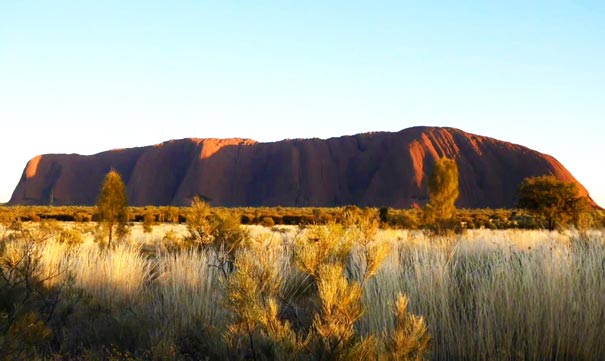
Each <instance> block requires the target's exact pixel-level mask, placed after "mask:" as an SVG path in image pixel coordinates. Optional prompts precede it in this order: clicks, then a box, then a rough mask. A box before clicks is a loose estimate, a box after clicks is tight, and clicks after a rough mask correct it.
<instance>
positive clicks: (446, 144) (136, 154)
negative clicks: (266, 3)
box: [9, 127, 588, 208]
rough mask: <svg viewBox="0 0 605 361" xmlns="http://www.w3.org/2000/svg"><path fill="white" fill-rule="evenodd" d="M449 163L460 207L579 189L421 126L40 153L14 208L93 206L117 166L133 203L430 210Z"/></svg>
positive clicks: (519, 153)
mask: <svg viewBox="0 0 605 361" xmlns="http://www.w3.org/2000/svg"><path fill="white" fill-rule="evenodd" d="M443 156H446V157H450V158H454V159H455V160H456V162H457V163H458V167H459V171H460V198H459V200H458V202H457V205H458V206H459V207H473V208H474V207H512V206H513V205H514V204H515V202H516V190H517V187H518V186H519V184H520V183H521V181H522V180H523V179H524V178H525V177H529V176H536V175H544V174H552V175H554V176H556V177H557V178H559V179H561V180H565V181H574V182H577V181H576V180H575V178H574V177H573V176H572V175H571V174H570V173H569V172H568V171H567V170H566V169H565V167H563V165H561V163H559V162H558V161H557V160H556V159H554V158H553V157H551V156H549V155H545V154H542V153H539V152H536V151H534V150H531V149H529V148H526V147H523V146H520V145H516V144H511V143H507V142H503V141H500V140H496V139H493V138H488V137H484V136H479V135H474V134H469V133H466V132H463V131H461V130H458V129H454V128H436V127H414V128H408V129H404V130H402V131H400V132H396V133H387V132H376V133H366V134H357V135H353V136H343V137H338V138H330V139H326V140H323V139H292V140H283V141H279V142H273V143H258V142H255V141H253V140H249V139H181V140H172V141H168V142H164V143H161V144H158V145H154V146H147V147H140V148H131V149H121V150H111V151H107V152H103V153H99V154H95V155H88V156H84V155H78V154H47V155H40V156H37V157H35V158H33V159H32V160H30V161H29V162H28V164H27V166H26V167H25V170H24V172H23V175H22V177H21V180H20V181H19V184H18V185H17V187H16V189H15V191H14V193H13V196H12V198H11V200H10V202H9V203H10V204H49V203H51V202H52V203H53V204H55V205H90V204H94V203H96V198H97V195H98V191H99V189H100V187H101V184H102V182H103V178H104V175H105V174H106V173H107V172H108V171H109V170H110V169H111V168H114V169H116V170H117V171H118V172H119V173H120V174H121V175H122V177H123V180H124V182H125V183H126V185H127V192H128V199H129V203H130V204H131V205H169V204H171V205H188V204H190V202H191V199H192V198H193V197H194V196H195V195H200V196H202V197H204V199H206V200H208V201H209V202H210V203H211V204H212V205H215V206H219V205H221V206H261V205H262V206H277V205H281V206H335V205H346V204H356V205H360V206H391V207H410V206H413V205H420V206H421V205H423V204H425V203H426V201H427V191H426V178H427V175H428V174H430V172H431V168H432V165H433V163H434V161H435V159H436V158H438V157H443ZM579 188H580V189H581V192H582V194H584V195H587V194H588V193H587V191H586V189H585V188H584V187H583V186H582V185H580V184H579Z"/></svg>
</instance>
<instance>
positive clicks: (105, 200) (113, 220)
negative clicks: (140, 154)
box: [97, 169, 128, 246]
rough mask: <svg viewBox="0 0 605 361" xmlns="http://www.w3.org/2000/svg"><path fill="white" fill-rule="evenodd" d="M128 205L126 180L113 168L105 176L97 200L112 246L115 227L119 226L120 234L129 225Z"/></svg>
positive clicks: (101, 219)
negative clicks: (123, 180)
mask: <svg viewBox="0 0 605 361" xmlns="http://www.w3.org/2000/svg"><path fill="white" fill-rule="evenodd" d="M127 207H128V200H127V198H126V188H125V186H124V182H122V177H120V174H119V173H118V172H116V171H115V170H113V169H112V170H111V171H109V173H107V175H106V176H105V180H104V182H103V186H102V187H101V193H100V195H99V200H98V202H97V212H98V214H99V222H100V224H101V225H102V226H103V227H104V228H106V230H107V231H108V232H109V241H108V246H111V240H112V235H113V228H114V227H116V226H117V229H116V233H117V235H118V236H122V235H124V234H125V233H126V229H127V225H128V209H127Z"/></svg>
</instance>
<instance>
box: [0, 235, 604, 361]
mask: <svg viewBox="0 0 605 361" xmlns="http://www.w3.org/2000/svg"><path fill="white" fill-rule="evenodd" d="M179 227H181V228H179ZM168 228H170V227H167V226H155V227H154V230H153V232H152V233H148V234H144V233H143V232H142V229H139V228H138V227H135V228H134V230H132V231H131V235H130V236H129V238H128V239H126V240H124V241H123V242H122V244H120V245H118V246H116V247H114V248H110V249H107V248H100V247H99V246H98V245H97V244H95V243H93V242H92V239H91V238H92V237H91V236H86V237H84V238H86V240H85V241H84V243H82V244H67V243H60V242H58V241H56V240H55V239H53V238H51V239H47V240H44V241H41V242H37V243H35V244H34V248H35V252H37V254H38V255H39V256H40V265H41V267H42V273H43V274H44V275H47V277H48V280H47V281H46V282H47V283H49V284H52V283H55V284H60V283H61V279H62V277H70V278H71V279H72V282H73V285H74V287H76V288H77V289H81V290H82V292H83V294H84V296H83V299H82V301H80V302H79V303H75V307H76V308H78V307H89V308H90V307H93V309H95V310H97V309H98V310H100V311H98V312H104V313H106V314H108V315H109V316H108V317H107V318H97V319H95V321H94V322H92V323H90V324H87V325H86V327H87V328H90V329H92V330H93V331H90V332H89V331H86V332H89V333H86V335H87V336H86V337H87V338H83V339H78V338H77V336H78V333H77V332H76V331H77V330H79V329H80V328H79V327H82V326H78V325H75V324H74V323H75V322H86V319H85V318H84V316H82V315H80V316H78V318H75V319H74V318H73V317H72V319H71V321H70V322H67V323H66V324H65V325H64V326H63V327H64V329H63V334H64V335H73V337H74V338H75V339H76V340H79V341H78V342H80V343H79V344H78V345H77V347H78V349H79V350H81V349H90V350H93V351H94V350H100V349H102V348H100V346H99V345H87V344H86V342H92V341H90V339H92V336H91V335H93V336H94V337H97V339H100V340H104V339H103V338H102V337H101V336H100V334H102V333H103V332H117V331H115V330H116V329H120V330H122V331H121V332H123V335H130V334H131V333H134V335H130V336H129V338H128V340H129V341H128V342H124V343H122V344H119V345H118V346H119V347H120V348H121V349H126V350H128V351H130V352H131V353H134V354H137V355H140V356H141V357H144V356H145V355H147V356H149V355H156V356H158V355H159V356H165V357H169V358H179V357H184V356H183V355H185V354H188V355H197V356H200V355H204V354H205V355H210V356H211V357H215V358H221V357H232V358H235V359H237V358H241V357H246V356H247V355H246V353H245V352H247V351H244V353H233V350H230V348H229V346H228V344H227V343H226V342H225V338H224V335H225V334H224V333H225V331H226V330H227V329H228V326H229V324H230V322H232V320H233V314H232V312H231V311H230V310H229V309H228V307H225V305H226V304H225V295H226V294H227V291H228V287H227V286H228V277H225V273H224V269H223V268H221V265H220V257H219V256H220V255H217V253H216V251H215V250H212V249H204V250H194V249H189V250H181V251H177V252H167V251H166V248H162V246H161V242H162V238H163V236H164V234H165V233H166V232H167V231H168V230H169V229H168ZM172 228H174V230H175V234H177V235H182V234H184V233H185V231H184V226H172ZM317 232H319V233H320V234H321V231H317V230H315V231H310V230H305V231H302V232H299V231H298V230H297V229H295V228H279V229H277V228H276V229H274V231H271V230H270V229H268V228H266V229H255V230H254V232H251V233H252V234H253V237H252V239H251V240H250V241H249V243H247V244H246V245H244V247H243V249H241V250H240V251H239V253H238V255H243V254H247V255H248V256H250V255H254V254H258V253H255V252H266V253H267V255H270V256H271V259H273V260H274V263H275V264H273V266H274V267H277V268H278V275H279V277H280V279H281V284H280V285H279V292H277V291H276V292H277V295H278V296H279V297H273V298H272V299H270V300H269V299H268V300H267V302H266V304H265V306H266V307H267V310H270V311H271V317H273V318H275V317H280V318H283V319H288V320H289V322H291V325H292V327H293V329H297V330H301V328H304V327H311V326H310V325H311V324H312V323H313V322H314V315H313V312H316V311H318V310H321V307H322V303H321V302H320V300H319V299H316V301H313V302H309V303H308V305H309V307H308V308H304V307H297V305H296V302H295V300H294V299H295V298H296V297H310V296H308V295H309V294H310V293H312V292H317V288H313V287H317V286H313V282H312V278H313V277H314V276H313V275H312V273H313V271H312V270H313V269H314V268H313V267H314V266H312V264H311V263H312V262H311V261H313V259H312V258H307V262H311V263H308V265H309V267H307V268H309V270H307V271H305V272H302V271H301V267H300V261H296V255H297V254H298V255H299V256H300V255H301V253H300V252H298V253H297V249H296V247H298V246H297V241H295V238H297V237H316V236H317ZM342 232H343V233H342V235H343V237H344V236H345V234H348V236H350V235H351V234H355V232H348V231H346V230H342ZM57 234H58V233H57ZM357 234H358V237H363V236H359V233H357ZM4 238H5V240H4V241H3V242H0V243H2V244H3V246H2V247H1V248H0V250H1V253H2V257H3V258H6V257H18V254H19V252H18V251H17V250H18V248H19V247H20V246H21V243H20V242H25V241H23V240H19V239H17V240H9V238H11V237H10V235H5V237H4ZM337 243H338V242H337ZM338 244H340V243H338ZM363 244H364V243H363V242H361V243H359V242H358V243H356V245H355V246H352V248H351V250H350V251H351V252H352V253H351V255H350V256H349V257H344V258H343V257H342V256H343V255H342V254H335V255H325V257H324V256H323V255H321V254H320V255H321V257H320V258H317V259H321V260H322V261H321V262H324V263H325V262H332V261H330V260H335V259H336V260H339V261H338V262H340V260H344V266H345V267H344V273H343V275H344V276H345V277H346V279H347V282H348V283H347V284H343V286H342V287H343V289H347V288H348V287H349V288H350V287H354V286H353V285H354V284H359V285H360V286H361V287H362V296H361V304H362V309H363V312H362V314H361V318H360V319H359V320H357V321H356V322H355V327H354V332H356V333H357V334H358V335H360V336H362V337H363V338H364V339H365V338H367V337H370V336H372V337H375V338H376V339H384V340H387V339H390V340H391V341H390V343H389V345H391V347H392V345H395V344H396V342H395V341H394V340H395V338H394V337H395V335H396V333H393V332H392V331H393V330H394V329H395V327H396V325H397V322H399V321H398V318H397V317H395V316H394V311H397V310H401V309H402V308H404V307H403V306H404V303H405V302H404V301H405V299H400V298H398V295H399V294H400V293H401V294H404V295H406V296H407V299H408V300H409V302H408V304H407V305H405V306H407V309H408V310H409V311H410V312H411V313H413V314H415V315H419V316H422V317H424V320H425V322H426V325H427V327H428V331H429V333H430V335H431V339H432V341H431V344H430V348H429V353H428V354H425V356H428V357H429V358H431V359H436V360H442V359H443V360H445V359H528V360H542V359H600V358H601V357H602V355H604V354H605V342H603V340H605V326H604V325H605V312H604V311H603V310H604V308H603V305H605V235H604V234H603V233H602V232H592V233H582V234H580V233H577V232H564V233H557V232H543V231H472V232H468V233H465V234H463V235H459V236H449V237H429V236H426V235H425V234H423V233H422V232H419V231H392V230H384V231H378V234H377V235H376V237H375V238H374V239H373V240H372V241H370V242H365V244H366V246H367V247H365V248H364V246H363ZM376 244H383V245H384V247H385V248H383V247H382V246H381V248H380V249H381V250H384V249H388V254H386V255H379V256H380V257H383V256H385V258H384V260H383V261H382V263H381V265H380V267H377V268H376V269H375V270H374V271H373V274H372V276H373V277H368V278H367V279H364V276H363V274H364V272H366V270H367V269H368V264H367V261H366V257H367V255H371V254H374V253H376V252H377V250H375V249H374V248H372V247H375V246H374V245H376ZM341 246H342V247H344V246H346V247H349V244H348V243H346V242H345V244H340V245H339V246H338V247H336V246H335V247H336V248H335V249H337V250H339V251H338V252H340V251H342V249H341V248H342V247H341ZM259 250H260V251H259ZM307 251H308V252H311V253H313V252H316V251H314V250H313V249H309V250H307ZM317 252H319V251H317ZM311 256H312V255H309V254H307V255H306V256H304V257H311ZM217 257H218V258H217ZM297 262H298V263H297ZM236 264H237V263H236ZM263 267H264V266H263ZM372 267H373V266H372ZM302 269H303V270H304V267H303V268H302ZM317 270H318V272H317V275H319V274H320V272H319V268H318V269H317ZM317 275H315V276H317ZM336 278H338V277H336ZM355 282H356V283H355ZM282 296H283V297H282ZM280 297H282V298H283V299H280ZM310 300H311V301H312V300H313V299H310ZM288 303H291V304H290V305H288ZM301 304H305V303H304V302H303V303H301ZM276 307H277V309H276ZM305 312H306V313H307V314H305ZM76 313H77V312H76ZM83 315H87V313H83ZM405 317H407V316H405V315H404V316H402V319H404V318H405ZM108 320H109V321H108ZM132 320H134V321H132ZM166 320H167V321H166ZM110 321H111V323H110V324H109V325H110V326H111V325H113V326H111V327H109V326H108V325H103V324H101V322H110ZM95 322H96V323H95ZM263 322H265V323H267V322H268V321H266V320H265V321H263ZM296 322H299V324H297V323H296ZM318 322H319V321H318ZM305 325H306V326H305ZM137 326H138V327H137ZM124 330H126V331H124ZM70 332H71V333H70ZM255 332H257V331H255ZM305 332H306V331H305ZM305 332H302V333H303V334H306V333H305ZM131 336H132V337H131ZM387 336H388V337H387ZM111 340H114V341H112V342H119V339H111ZM115 340H118V341H115ZM99 342H100V341H99ZM301 342H302V341H301ZM73 344H75V341H73V340H70V342H66V345H73ZM400 344H401V343H400ZM385 345H387V344H385ZM160 346H161V347H160ZM74 347H75V346H74ZM384 347H385V349H386V347H387V346H384ZM399 347H403V346H399ZM242 349H243V350H247V348H245V347H244V348H240V349H239V350H240V351H241V350H242ZM71 351H73V350H70V352H71ZM74 352H75V351H74ZM238 352H239V351H238ZM259 355H260V353H259ZM248 356H249V355H248Z"/></svg>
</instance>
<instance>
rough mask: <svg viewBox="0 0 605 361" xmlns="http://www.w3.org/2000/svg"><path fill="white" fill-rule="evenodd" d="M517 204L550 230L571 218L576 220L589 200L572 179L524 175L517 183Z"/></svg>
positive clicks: (586, 206)
mask: <svg viewBox="0 0 605 361" xmlns="http://www.w3.org/2000/svg"><path fill="white" fill-rule="evenodd" d="M518 206H519V208H524V209H527V210H529V211H531V212H533V213H535V214H536V215H537V216H539V217H540V218H541V220H542V221H543V222H544V223H545V225H546V227H547V228H548V229H549V230H554V229H555V228H556V227H557V225H558V226H560V227H562V226H565V225H566V224H568V223H570V222H572V223H574V224H576V225H577V224H578V221H579V219H580V216H581V214H582V213H584V212H585V211H586V210H587V209H588V200H587V199H586V197H582V196H580V194H579V190H578V187H577V185H576V184H575V183H573V182H565V181H560V180H558V179H557V178H555V177H554V176H541V177H531V178H526V179H525V180H524V181H523V182H522V183H521V185H520V186H519V203H518Z"/></svg>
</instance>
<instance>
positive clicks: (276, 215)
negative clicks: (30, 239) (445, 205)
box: [0, 206, 605, 229]
mask: <svg viewBox="0 0 605 361" xmlns="http://www.w3.org/2000/svg"><path fill="white" fill-rule="evenodd" d="M367 209H368V208H358V207H356V206H345V207H319V208H318V207H237V208H227V207H213V208H211V213H214V214H219V215H225V214H229V215H232V216H237V217H239V219H240V220H241V223H242V224H246V225H263V226H269V227H271V226H274V225H311V224H327V223H329V222H339V221H341V220H342V217H343V214H344V212H345V210H353V211H359V212H362V211H363V210H367ZM369 209H372V210H374V211H378V213H379V215H380V221H381V227H382V228H396V229H422V228H426V227H428V226H430V225H428V224H424V223H423V222H424V221H423V216H422V209H415V208H412V209H394V208H369ZM190 210H191V207H173V206H147V207H128V219H129V222H143V221H144V219H145V217H147V219H153V221H154V222H158V223H173V224H177V223H185V222H186V219H187V215H188V214H189V212H190ZM0 219H3V220H8V219H14V220H20V221H23V222H29V221H31V222H38V221H40V220H48V219H52V220H57V221H63V222H91V221H97V219H98V214H97V208H96V207H94V206H59V207H53V206H0ZM454 224H455V227H456V228H461V229H465V228H466V229H480V228H486V229H516V228H518V229H539V228H544V227H543V223H541V220H540V219H538V218H537V217H536V216H535V215H533V214H531V213H529V212H527V211H525V210H522V209H490V208H485V209H459V210H457V212H456V215H455V217H454ZM583 225H584V226H585V227H594V228H603V227H605V211H602V210H596V211H592V212H589V213H586V214H585V215H584V220H583Z"/></svg>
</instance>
